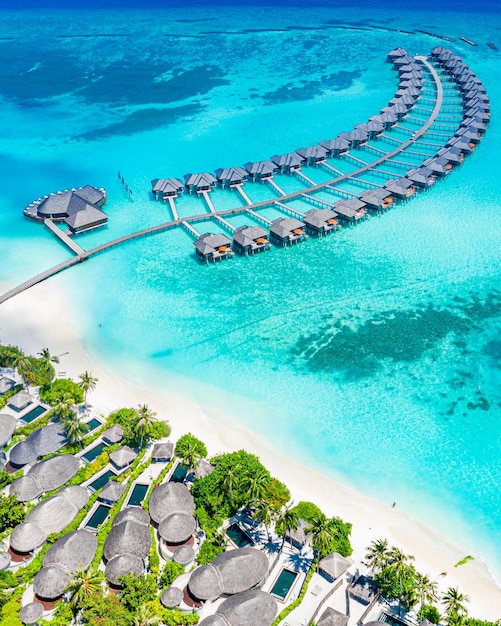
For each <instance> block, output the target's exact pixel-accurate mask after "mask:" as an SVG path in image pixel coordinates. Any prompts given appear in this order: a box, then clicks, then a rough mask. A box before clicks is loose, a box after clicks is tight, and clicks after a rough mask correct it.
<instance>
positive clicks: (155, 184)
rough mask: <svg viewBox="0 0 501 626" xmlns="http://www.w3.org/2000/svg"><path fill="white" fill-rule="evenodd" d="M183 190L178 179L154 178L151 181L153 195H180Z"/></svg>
mask: <svg viewBox="0 0 501 626" xmlns="http://www.w3.org/2000/svg"><path fill="white" fill-rule="evenodd" d="M183 189H184V186H183V183H182V182H181V181H180V180H179V178H154V179H153V180H152V181H151V190H152V191H153V193H166V194H176V193H181V192H182V191H183Z"/></svg>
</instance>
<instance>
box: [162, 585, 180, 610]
mask: <svg viewBox="0 0 501 626" xmlns="http://www.w3.org/2000/svg"><path fill="white" fill-rule="evenodd" d="M182 599H183V591H182V590H181V589H179V587H169V588H168V589H166V590H165V591H164V592H163V593H162V595H161V596H160V602H161V603H162V605H163V606H164V607H165V608H166V609H175V608H176V606H179V605H180V604H181V601H182Z"/></svg>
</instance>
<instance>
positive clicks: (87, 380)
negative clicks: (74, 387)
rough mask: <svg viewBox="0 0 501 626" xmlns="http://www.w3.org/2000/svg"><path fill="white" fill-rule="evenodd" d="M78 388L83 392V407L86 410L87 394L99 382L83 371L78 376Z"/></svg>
mask: <svg viewBox="0 0 501 626" xmlns="http://www.w3.org/2000/svg"><path fill="white" fill-rule="evenodd" d="M78 378H79V381H78V383H77V384H78V386H79V387H80V389H81V390H82V391H83V394H84V407H85V410H87V394H88V393H89V391H94V389H95V388H96V385H97V383H98V382H99V380H98V379H97V378H95V377H94V376H92V374H91V373H90V372H87V371H85V372H84V373H83V374H80V376H79V377H78Z"/></svg>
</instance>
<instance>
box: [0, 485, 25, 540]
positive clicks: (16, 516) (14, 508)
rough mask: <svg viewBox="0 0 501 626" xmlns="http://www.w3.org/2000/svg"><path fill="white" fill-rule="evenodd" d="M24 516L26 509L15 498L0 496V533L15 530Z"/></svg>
mask: <svg viewBox="0 0 501 626" xmlns="http://www.w3.org/2000/svg"><path fill="white" fill-rule="evenodd" d="M25 516H26V507H25V506H24V504H23V503H22V502H18V501H17V498H16V496H5V495H3V494H0V533H3V532H5V531H6V530H10V529H12V528H15V527H16V526H17V525H18V524H20V523H21V522H22V521H24V518H25Z"/></svg>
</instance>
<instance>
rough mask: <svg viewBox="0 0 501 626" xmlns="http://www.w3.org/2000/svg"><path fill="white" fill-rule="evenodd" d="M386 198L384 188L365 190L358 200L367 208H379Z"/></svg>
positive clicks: (386, 192)
mask: <svg viewBox="0 0 501 626" xmlns="http://www.w3.org/2000/svg"><path fill="white" fill-rule="evenodd" d="M387 197H388V190H387V189H385V188H384V187H379V188H377V189H366V190H365V191H364V192H363V193H362V194H361V195H360V200H361V201H362V202H364V203H366V204H367V205H368V206H372V207H380V206H382V205H383V203H384V199H385V198H387Z"/></svg>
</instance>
